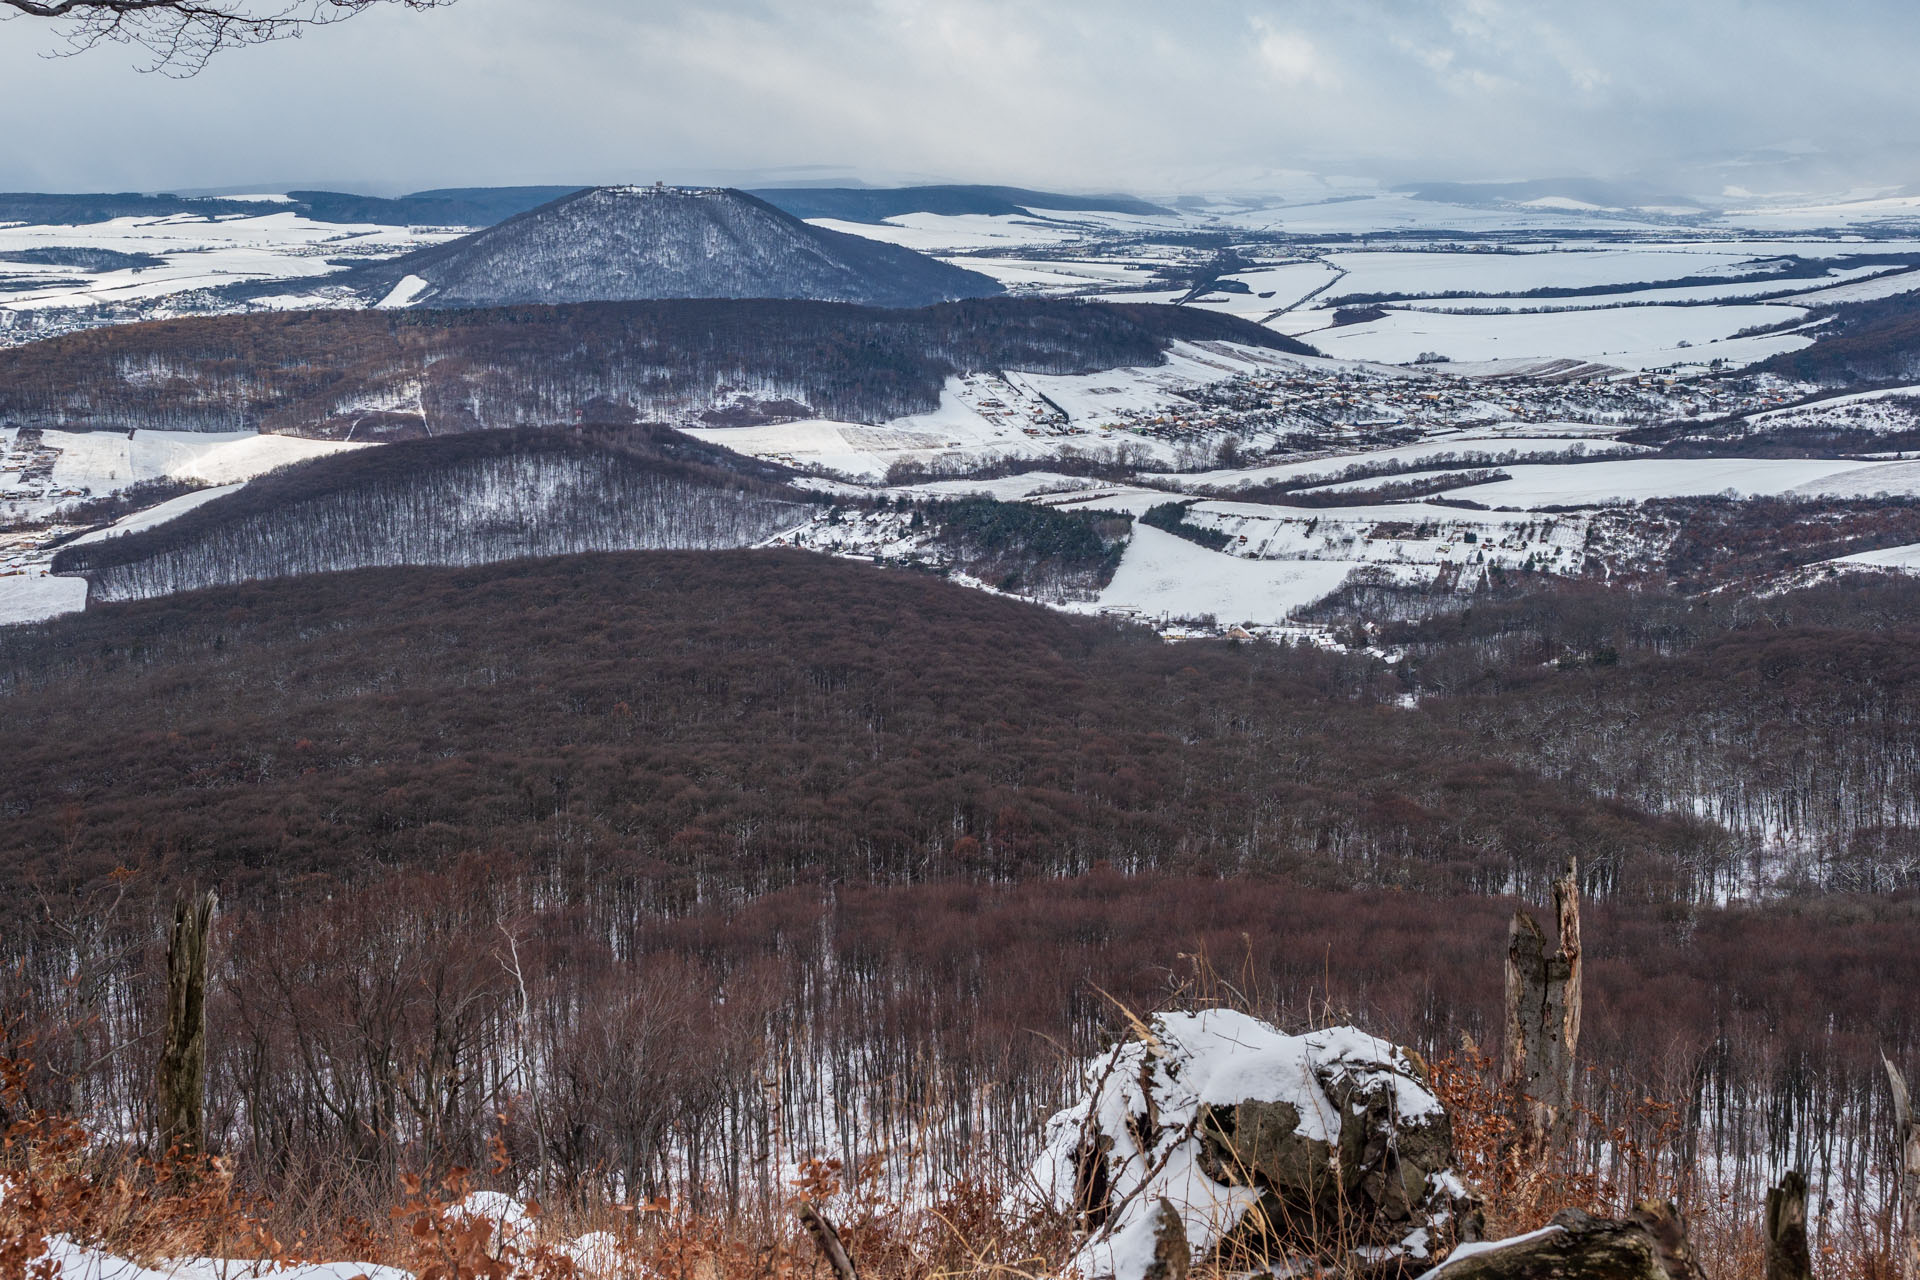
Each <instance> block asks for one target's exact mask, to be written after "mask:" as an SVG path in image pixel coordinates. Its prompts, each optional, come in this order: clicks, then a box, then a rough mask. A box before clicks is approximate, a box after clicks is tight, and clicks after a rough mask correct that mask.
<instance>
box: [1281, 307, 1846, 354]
mask: <svg viewBox="0 0 1920 1280" xmlns="http://www.w3.org/2000/svg"><path fill="white" fill-rule="evenodd" d="M1806 314H1807V313H1806V312H1805V311H1804V310H1803V309H1801V308H1799V307H1786V306H1769V305H1744V306H1724V307H1671V306H1669V307H1659V306H1652V307H1621V308H1613V309H1597V310H1591V311H1554V312H1546V313H1543V314H1539V315H1498V314H1483V315H1461V314H1450V313H1441V312H1430V311H1401V310H1394V311H1389V312H1388V313H1387V314H1386V316H1385V317H1383V318H1382V319H1379V320H1373V321H1369V322H1367V323H1364V324H1351V325H1342V326H1340V327H1339V328H1337V329H1324V330H1320V331H1317V332H1314V333H1313V334H1312V335H1311V336H1310V339H1309V340H1310V341H1311V342H1312V343H1313V345H1314V346H1316V347H1318V348H1319V349H1320V350H1322V351H1324V352H1326V353H1327V354H1328V355H1331V356H1338V357H1341V358H1343V359H1348V360H1375V361H1380V362H1383V363H1387V364H1406V363H1409V362H1411V361H1414V360H1417V359H1419V357H1420V356H1421V355H1423V354H1425V353H1429V352H1431V353H1434V354H1438V355H1442V356H1445V357H1447V358H1448V359H1449V360H1475V361H1479V360H1502V359H1540V358H1546V357H1566V358H1571V359H1578V360H1591V361H1593V362H1595V363H1597V364H1606V365H1611V366H1613V367H1615V368H1620V369H1655V368H1663V367H1665V366H1668V365H1673V364H1705V363H1708V362H1709V361H1712V360H1715V359H1725V360H1727V361H1729V362H1730V363H1734V364H1751V363H1753V362H1754V361H1756V360H1760V359H1764V358H1765V357H1766V356H1769V355H1773V354H1776V353H1778V352H1781V351H1796V350H1799V349H1800V348H1801V347H1804V346H1807V345H1808V344H1810V343H1811V342H1812V341H1813V339H1812V338H1811V337H1809V336H1807V335H1805V334H1795V333H1783V334H1771V335H1767V336H1765V337H1750V338H1735V337H1734V335H1735V334H1738V333H1740V332H1741V331H1742V330H1746V329H1754V328H1759V327H1762V326H1766V325H1774V324H1781V323H1786V322H1793V321H1799V320H1803V319H1805V317H1806Z"/></svg>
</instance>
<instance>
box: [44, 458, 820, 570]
mask: <svg viewBox="0 0 1920 1280" xmlns="http://www.w3.org/2000/svg"><path fill="white" fill-rule="evenodd" d="M789 474H790V473H788V472H786V471H785V469H784V468H780V467H777V466H773V465H770V464H767V463H761V462H758V461H755V460H753V459H749V458H744V457H741V456H740V455H738V454H734V453H731V452H729V451H727V450H725V449H720V448H716V447H714V446H712V445H705V444H701V443H699V442H698V441H695V440H693V439H691V438H689V437H687V436H684V435H681V434H680V433H679V432H676V431H672V430H669V429H667V428H664V427H646V426H641V427H624V428H612V429H599V430H594V431H589V432H582V431H576V430H566V429H562V430H548V431H542V430H533V429H517V430H508V431H472V432H463V433H461V434H459V435H454V436H439V437H434V438H431V439H423V440H408V441H402V442H400V443H397V444H393V445H390V446H387V447H385V448H381V449H365V450H354V451H352V452H348V453H341V454H335V455H334V456H332V457H329V458H323V459H320V460H318V461H315V462H310V463H307V464H304V465H296V466H291V467H287V468H283V469H282V470H280V471H278V472H275V473H273V474H270V475H267V476H265V477H262V478H261V479H259V480H257V481H255V482H254V483H252V484H249V485H247V486H245V487H244V488H242V489H240V490H239V491H238V492H235V493H231V494H228V495H226V496H225V497H222V498H219V499H216V500H215V501H213V502H210V503H207V504H206V505H204V506H200V507H197V508H195V509H194V510H192V511H190V512H188V513H187V514H186V515H184V516H181V517H179V518H178V519H175V520H171V521H168V522H166V523H164V524H161V525H158V526H156V527H155V528H152V529H147V530H144V531H141V532H139V533H135V534H131V535H126V536H122V537H116V538H109V539H106V540H104V541H99V542H88V543H83V544H81V545H78V546H72V547H68V548H66V549H64V550H62V551H61V552H60V553H59V554H58V555H57V556H56V557H55V560H54V570H55V572H58V573H73V574H84V575H85V576H86V577H87V578H88V579H89V580H90V581H91V583H92V587H91V590H90V592H89V598H90V599H91V600H92V601H95V602H99V601H108V600H132V599H143V598H147V597H150V596H156V595H168V594H171V593H173V592H177V591H187V590H192V589H195V588H198V587H204V586H211V585H216V584H221V583H233V582H246V581H250V580H253V579H258V578H284V577H294V576H298V575H300V574H308V573H325V572H331V571H335V570H340V569H353V568H366V567H370V566H376V565H479V564H490V563H493V562H496V561H500V560H511V559H516V558H519V557H526V556H551V555H560V554H565V553H569V552H579V551H638V550H668V549H671V550H716V549H720V548H727V547H745V546H751V545H753V544H754V543H756V542H759V541H761V540H763V539H765V538H768V537H770V536H772V535H773V534H775V533H778V532H780V531H781V530H783V529H788V528H792V527H793V526H794V525H796V524H799V523H801V522H802V521H804V520H806V519H807V517H808V516H809V515H810V514H811V513H812V511H813V504H814V503H815V502H816V501H817V495H814V494H808V493H803V492H801V491H800V490H797V489H791V488H788V487H786V485H785V484H784V483H783V482H784V480H785V479H786V478H787V476H788V475H789Z"/></svg>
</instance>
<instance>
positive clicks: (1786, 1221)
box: [1766, 1170, 1813, 1280]
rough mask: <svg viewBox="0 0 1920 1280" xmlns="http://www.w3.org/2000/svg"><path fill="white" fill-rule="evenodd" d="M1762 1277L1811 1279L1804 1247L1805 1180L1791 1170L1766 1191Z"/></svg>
mask: <svg viewBox="0 0 1920 1280" xmlns="http://www.w3.org/2000/svg"><path fill="white" fill-rule="evenodd" d="M1766 1230H1767V1278H1766V1280H1813V1257H1812V1255H1811V1254H1809V1253H1808V1251H1807V1180H1806V1179H1805V1178H1803V1177H1801V1176H1800V1172H1799V1171H1798V1170H1793V1171H1791V1172H1789V1173H1788V1174H1787V1176H1786V1177H1784V1178H1782V1179H1780V1185H1779V1186H1777V1187H1775V1188H1773V1190H1771V1191H1769V1192H1767V1222H1766Z"/></svg>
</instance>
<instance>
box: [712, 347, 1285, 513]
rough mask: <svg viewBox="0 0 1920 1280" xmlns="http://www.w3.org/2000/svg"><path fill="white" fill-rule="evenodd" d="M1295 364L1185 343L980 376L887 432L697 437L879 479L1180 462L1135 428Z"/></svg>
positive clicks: (812, 427) (833, 428)
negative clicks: (1094, 365)
mask: <svg viewBox="0 0 1920 1280" xmlns="http://www.w3.org/2000/svg"><path fill="white" fill-rule="evenodd" d="M1289 360H1290V358H1289V357H1286V356H1283V355H1280V354H1279V353H1277V352H1273V351H1268V350H1265V349H1263V348H1259V347H1243V346H1239V345H1236V344H1231V343H1209V344H1206V345H1204V346H1203V345H1199V344H1195V343H1187V342H1181V343H1175V344H1174V347H1173V349H1172V350H1171V351H1170V352H1169V353H1168V356H1167V360H1166V363H1164V364H1161V365H1148V366H1142V367H1137V368H1127V369H1113V370H1108V371H1106V372H1103V373H1089V374H1041V373H1011V372H1009V373H1004V374H973V375H969V376H967V377H955V378H949V379H948V380H947V384H946V387H945V388H944V389H943V391H942V392H941V396H940V407H939V408H938V409H936V410H934V411H933V412H931V413H921V414H913V415H910V416H907V417H903V418H896V419H894V420H893V421H891V422H888V423H886V424H885V425H882V426H868V425H862V424H860V423H853V422H832V421H828V420H826V419H818V418H815V419H808V420H805V421H800V422H788V423H777V424H773V425H769V426H759V427H696V428H692V429H690V430H689V431H688V434H689V435H692V436H695V437H697V438H699V439H701V440H705V441H708V442H710V443H712V444H718V445H722V446H724V447H726V448H728V449H732V450H734V451H736V452H738V453H744V454H748V455H750V456H752V457H757V458H768V459H772V460H775V461H779V462H785V463H789V464H792V465H796V466H808V467H820V468H824V469H826V470H829V471H833V472H837V473H839V474H841V475H843V476H848V477H852V478H855V479H865V480H877V479H879V478H881V477H883V476H885V475H886V473H887V469H888V468H889V467H891V466H892V465H893V464H895V463H900V462H904V463H919V464H927V463H933V462H937V461H948V462H951V461H967V460H971V461H972V462H973V463H974V464H976V465H977V464H978V463H980V462H984V461H985V460H987V459H989V458H1038V457H1051V456H1054V455H1057V454H1058V453H1059V452H1060V451H1061V450H1062V449H1063V448H1067V447H1071V448H1075V449H1080V450H1095V449H1109V448H1112V447H1114V446H1116V445H1120V444H1124V445H1126V446H1127V447H1129V448H1131V449H1134V450H1137V451H1139V452H1142V453H1145V454H1149V455H1152V456H1154V457H1158V458H1160V459H1161V460H1163V461H1164V462H1168V463H1171V462H1172V461H1173V460H1174V456H1175V453H1176V450H1175V449H1174V448H1173V447H1172V446H1171V445H1169V444H1166V443H1165V442H1163V441H1159V440H1152V439H1144V438H1142V437H1140V436H1138V435H1136V434H1134V433H1132V432H1131V431H1130V430H1129V429H1128V428H1129V427H1130V426H1131V425H1132V424H1133V423H1135V422H1136V421H1137V420H1139V419H1142V418H1150V417H1152V416H1153V415H1155V414H1157V413H1159V412H1160V411H1161V410H1163V409H1165V408H1166V407H1167V406H1169V405H1171V404H1173V403H1175V402H1176V401H1178V400H1179V398H1180V395H1181V393H1182V392H1184V391H1187V390H1191V389H1193V388H1196V387H1205V386H1211V385H1213V384H1215V383H1219V382H1224V381H1226V380H1227V379H1229V378H1232V377H1236V376H1238V375H1242V374H1247V373H1252V372H1257V371H1261V370H1268V369H1275V368H1281V367H1285V366H1286V365H1287V364H1288V363H1289Z"/></svg>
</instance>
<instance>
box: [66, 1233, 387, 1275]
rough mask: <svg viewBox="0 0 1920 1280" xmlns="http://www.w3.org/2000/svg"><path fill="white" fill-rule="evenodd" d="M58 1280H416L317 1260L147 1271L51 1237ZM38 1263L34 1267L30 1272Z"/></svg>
mask: <svg viewBox="0 0 1920 1280" xmlns="http://www.w3.org/2000/svg"><path fill="white" fill-rule="evenodd" d="M42 1260H46V1261H50V1262H52V1263H53V1267H52V1275H53V1277H54V1278H55V1280H358V1278H359V1277H365V1280H412V1277H411V1276H410V1274H409V1273H408V1272H405V1271H400V1270H396V1269H395V1268H393V1267H380V1266H375V1265H374V1264H372V1263H370V1262H315V1263H306V1264H298V1265H294V1266H286V1267H278V1266H272V1265H269V1264H267V1263H262V1262H254V1261H249V1260H247V1259H241V1258H180V1259H176V1260H173V1261H169V1262H167V1263H165V1264H163V1265H162V1266H160V1267H157V1268H147V1267H143V1266H141V1265H139V1264H138V1263H136V1262H133V1261H131V1260H129V1259H126V1258H121V1257H116V1256H115V1255H113V1254H110V1253H106V1252H103V1251H101V1250H99V1249H95V1248H90V1247H88V1246H86V1245H79V1244H75V1243H74V1242H73V1241H72V1240H69V1239H68V1238H67V1237H65V1236H50V1237H48V1239H47V1248H46V1250H45V1252H44V1253H42V1254H41V1256H40V1258H38V1259H35V1260H34V1262H35V1263H38V1262H40V1261H42ZM33 1265H34V1264H32V1263H30V1264H29V1270H31V1269H32V1266H33Z"/></svg>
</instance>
